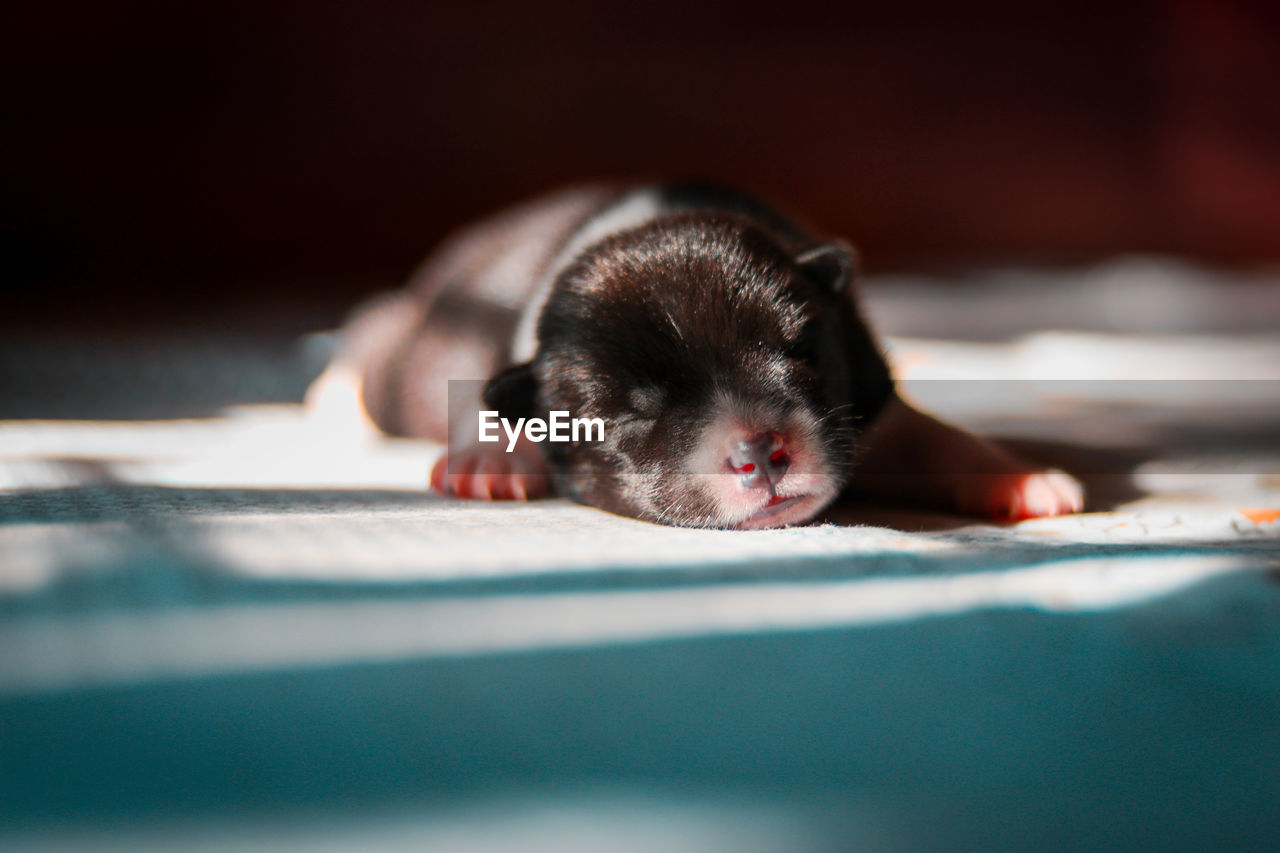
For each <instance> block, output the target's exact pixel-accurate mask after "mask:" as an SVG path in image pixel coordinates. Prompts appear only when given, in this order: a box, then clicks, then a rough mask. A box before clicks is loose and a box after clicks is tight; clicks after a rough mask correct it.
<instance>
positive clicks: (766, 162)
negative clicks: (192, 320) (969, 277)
mask: <svg viewBox="0 0 1280 853" xmlns="http://www.w3.org/2000/svg"><path fill="white" fill-rule="evenodd" d="M1278 9H1280V6H1277V5H1276V4H1271V3H1264V2H1252V3H1250V2H1208V0H1186V2H1166V3H1157V2H1139V3H1098V4H1090V3H1067V2H1047V3H1026V2H1020V3H1007V4H1004V3H979V4H969V3H950V2H945V0H937V1H936V2H929V1H928V0H911V2H882V3H875V4H868V3H846V4H832V5H831V6H829V7H828V6H807V5H805V4H799V3H785V4H778V3H765V2H755V0H739V2H733V3H691V2H670V0H658V2H635V0H628V2H616V0H597V2H593V3H578V2H573V3H570V2H559V0H548V1H547V2H461V0H460V2H455V3H449V4H429V3H410V2H405V3H376V2H375V3H349V4H340V3H327V2H304V0H299V2H274V1H273V2H256V3H245V4H236V3H209V2H206V3H146V2H134V3H129V2H116V3H89V2H50V3H42V4H38V5H37V4H32V3H29V4H26V8H22V9H19V10H17V11H16V12H11V13H10V14H9V15H7V16H6V17H8V18H9V23H8V24H7V26H6V29H7V30H8V33H7V37H6V38H5V50H4V59H3V63H4V77H3V80H4V82H3V84H2V85H3V87H4V90H5V98H4V102H5V104H6V107H7V108H6V113H7V115H6V121H5V125H6V130H5V133H4V142H3V146H4V149H5V150H4V156H3V157H0V172H2V173H3V177H4V193H3V213H2V219H3V226H4V235H5V236H4V248H5V252H6V254H7V255H9V256H10V259H9V260H8V261H7V262H6V266H7V267H8V269H9V270H10V274H9V275H6V278H7V279H8V281H9V285H8V287H9V288H10V289H11V290H12V295H11V298H7V299H6V301H7V302H8V303H9V305H10V311H6V312H4V313H5V314H6V315H7V316H8V319H9V322H10V324H12V323H13V322H14V321H15V320H16V321H17V322H20V323H25V324H28V326H29V324H31V323H37V322H43V321H52V320H57V319H59V318H65V317H67V316H72V315H75V316H82V317H89V318H105V317H110V316H116V315H127V316H142V315H152V316H160V317H165V316H177V315H179V314H183V313H188V314H189V313H191V312H193V311H203V310H207V309H212V308H219V309H226V310H232V311H240V310H243V309H244V308H245V307H250V306H254V305H264V304H268V303H276V302H281V301H283V302H284V303H289V302H291V301H292V302H294V303H296V302H298V301H299V300H302V299H306V300H308V301H309V302H310V303H314V304H320V303H323V304H332V305H343V304H346V303H347V302H349V301H351V300H353V299H356V298H358V297H359V296H360V294H361V293H363V292H365V291H367V290H369V289H371V288H374V287H381V286H387V285H389V284H393V283H395V281H396V280H398V279H399V278H401V277H403V276H404V275H405V274H406V273H407V272H408V271H409V270H410V269H411V267H412V266H413V264H414V263H415V262H416V261H418V260H419V259H420V258H421V257H422V255H423V254H424V253H425V252H426V250H427V249H428V248H430V246H431V245H432V243H433V242H434V241H436V240H437V239H438V238H439V237H440V236H441V235H442V234H443V233H444V232H445V231H447V230H448V229H449V228H451V227H453V226H456V225H458V224H459V223H462V222H465V221H466V220H467V219H469V218H472V217H475V216H478V215H482V214H484V213H486V212H488V211H490V210H492V209H493V208H495V207H497V206H500V205H502V204H505V203H508V202H511V201H513V200H516V199H519V198H520V197H522V196H526V195H529V194H531V193H536V192H538V191H541V190H544V189H547V188H550V187H553V186H556V185H559V184H563V183H566V182H570V181H576V180H581V179H584V178H595V177H604V176H628V175H641V176H644V175H653V176H661V175H676V176H710V177H714V178H718V179H722V180H726V181H730V182H734V183H739V184H743V185H745V186H747V187H750V188H753V189H755V190H757V191H759V192H762V193H765V194H767V195H768V196H770V197H773V198H775V199H776V200H778V201H781V202H782V203H784V204H786V205H788V206H790V207H791V208H793V209H795V210H797V211H799V212H801V213H802V214H804V215H806V216H807V217H808V218H809V219H811V220H812V221H814V222H815V223H817V224H819V225H821V226H823V227H825V228H827V229H829V230H831V231H833V232H837V233H842V234H845V235H848V236H850V237H852V238H853V239H854V240H855V242H857V243H858V244H859V245H860V246H861V248H862V249H863V252H864V255H865V257H866V260H867V265H868V267H869V268H870V270H871V271H873V272H880V271H888V270H902V269H936V268H939V267H948V266H952V267H953V266H959V265H965V264H972V263H981V262H986V261H991V260H996V259H1003V260H1008V259H1018V260H1031V261H1036V262H1051V263H1063V262H1066V263H1071V262H1082V261H1088V260H1090V259H1094V258H1099V257H1104V256H1108V255H1111V254H1114V253H1118V252H1129V251H1143V252H1148V251H1155V252H1169V253H1174V254H1179V255H1185V256H1190V257H1193V258H1195V259H1199V260H1203V261H1206V262H1211V263H1227V264H1242V265H1257V264H1267V263H1271V262H1274V261H1275V260H1276V259H1277V258H1280V157H1277V154H1280V11H1277V10H1278Z"/></svg>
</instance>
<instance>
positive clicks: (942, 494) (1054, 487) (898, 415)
mask: <svg viewBox="0 0 1280 853" xmlns="http://www.w3.org/2000/svg"><path fill="white" fill-rule="evenodd" d="M864 441H865V452H864V454H863V456H862V459H861V461H860V462H859V463H858V465H857V466H856V467H855V469H854V473H853V486H852V489H851V491H852V492H853V493H854V494H857V495H864V496H869V497H877V498H890V499H893V500H904V501H909V502H911V503H919V504H923V505H928V506H933V507H937V508H939V509H943V510H948V511H952V512H959V513H963V514H965V515H983V516H990V517H992V518H997V519H1000V520H1005V521H1016V520H1020V519H1026V518H1037V517H1040V516H1050V515H1063V514H1065V513H1072V512H1080V511H1081V510H1082V509H1083V508H1084V489H1083V488H1082V487H1081V485H1080V483H1079V482H1078V481H1077V480H1076V479H1075V478H1073V477H1071V476H1070V475H1069V474H1066V473H1064V472H1062V471H1057V470H1045V469H1041V468H1037V467H1035V466H1034V465H1030V464H1028V463H1026V462H1023V461H1022V460H1020V459H1017V458H1016V457H1014V456H1012V455H1010V454H1009V453H1007V452H1006V451H1004V450H1002V449H1000V448H999V447H997V446H996V445H994V444H992V443H991V442H989V441H987V440H986V439H984V438H981V437H979V436H977V435H974V434H973V433H970V432H966V431H965V430H962V429H960V428H958V427H954V426H951V425H949V424H945V423H943V422H942V421H939V420H937V419H936V418H933V417H931V416H929V415H926V414H925V413H923V412H921V411H919V410H917V409H914V408H912V407H911V406H909V405H908V404H906V403H905V402H903V401H902V400H901V399H900V398H898V397H897V396H894V397H893V398H892V399H891V400H890V402H889V404H888V405H887V406H886V407H885V410H884V411H883V412H882V413H881V414H880V417H879V418H878V419H877V420H876V423H875V424H874V425H873V426H872V428H871V429H870V430H869V431H868V432H867V434H866V436H865V439H864Z"/></svg>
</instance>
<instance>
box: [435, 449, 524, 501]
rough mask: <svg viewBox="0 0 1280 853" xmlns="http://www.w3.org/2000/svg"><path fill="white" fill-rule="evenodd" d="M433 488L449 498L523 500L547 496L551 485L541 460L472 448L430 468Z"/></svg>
mask: <svg viewBox="0 0 1280 853" xmlns="http://www.w3.org/2000/svg"><path fill="white" fill-rule="evenodd" d="M431 488H432V489H433V490H434V491H435V492H437V493H439V494H442V495H448V496H450V497H458V498H471V499H474V500H490V501H523V500H529V499H531V498H538V497H543V496H544V495H546V494H547V492H548V483H547V473H546V467H545V464H544V463H543V462H542V461H541V460H540V459H534V460H531V459H528V458H526V457H525V456H524V455H523V454H520V453H505V452H503V451H502V450H501V449H497V450H495V449H493V448H478V447H472V448H467V449H465V450H460V451H457V452H455V453H446V454H444V455H443V456H441V457H440V458H439V459H438V460H437V461H436V464H435V466H434V467H433V468H432V469H431Z"/></svg>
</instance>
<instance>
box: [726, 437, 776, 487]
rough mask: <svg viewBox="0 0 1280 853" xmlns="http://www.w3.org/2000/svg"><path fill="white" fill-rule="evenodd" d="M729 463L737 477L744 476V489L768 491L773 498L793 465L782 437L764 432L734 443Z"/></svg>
mask: <svg viewBox="0 0 1280 853" xmlns="http://www.w3.org/2000/svg"><path fill="white" fill-rule="evenodd" d="M728 462H729V468H730V469H731V470H732V471H733V472H734V473H735V474H741V475H742V485H743V487H744V488H748V489H768V491H769V494H770V495H772V494H773V489H774V486H775V485H777V483H778V481H779V480H781V479H782V475H783V474H785V473H786V471H787V466H788V465H789V464H791V457H790V455H789V454H788V453H787V445H786V442H784V441H783V440H782V436H781V435H779V434H778V433H776V432H762V433H758V434H756V435H751V436H747V437H745V438H740V439H738V440H737V441H735V442H732V443H731V444H730V446H729V459H728Z"/></svg>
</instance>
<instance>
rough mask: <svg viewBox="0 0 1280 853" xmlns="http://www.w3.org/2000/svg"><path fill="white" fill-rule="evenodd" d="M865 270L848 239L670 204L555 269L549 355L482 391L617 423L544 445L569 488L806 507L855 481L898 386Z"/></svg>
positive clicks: (677, 517)
mask: <svg viewBox="0 0 1280 853" xmlns="http://www.w3.org/2000/svg"><path fill="white" fill-rule="evenodd" d="M852 275H853V258H852V255H851V250H850V249H849V247H847V246H845V245H843V244H830V245H826V246H821V247H818V248H816V249H812V250H809V251H807V252H804V253H802V254H800V255H798V256H791V255H789V254H788V253H787V252H785V251H784V250H783V249H782V248H780V247H779V246H778V244H777V243H776V242H774V241H773V240H772V239H770V237H769V236H768V235H766V234H765V233H764V232H763V231H760V230H758V229H756V228H754V227H752V226H751V225H750V224H748V223H746V222H744V221H740V220H737V219H733V218H730V217H723V218H721V217H707V216H693V215H688V216H676V217H670V218H664V219H662V220H659V221H656V222H654V223H651V224H649V225H647V226H645V227H642V228H638V229H635V230H632V231H627V232H624V233H621V234H618V235H615V236H613V237H611V238H609V239H608V240H606V241H604V242H602V243H600V244H598V245H597V246H595V247H593V248H592V249H591V250H590V251H589V252H587V253H586V254H584V255H583V256H582V257H581V258H579V259H578V260H577V262H576V263H574V264H573V265H572V266H571V267H570V268H568V269H567V270H566V271H565V272H564V273H563V274H562V275H561V276H560V277H559V278H558V280H557V281H556V283H555V286H554V289H553V291H552V294H551V296H550V297H549V299H548V301H547V304H546V306H545V308H544V309H543V313H542V316H541V318H540V320H539V325H538V350H537V354H536V355H535V357H534V359H533V360H532V361H531V362H529V363H526V364H522V365H517V366H515V367H513V368H510V369H508V370H507V371H505V372H504V373H502V374H500V375H499V376H498V377H496V378H495V379H494V380H493V381H492V382H490V384H489V386H488V388H487V389H486V399H487V400H488V402H489V404H490V405H491V406H493V407H494V408H497V409H499V410H501V411H503V414H504V416H511V417H519V416H533V415H539V416H544V417H545V415H546V413H547V412H549V411H555V410H564V411H568V412H570V413H571V415H572V416H573V417H579V418H600V419H601V420H602V421H603V422H604V425H605V430H604V432H605V435H604V439H603V440H602V441H581V442H573V443H560V444H553V443H548V444H544V445H543V448H544V451H545V453H546V455H547V457H548V459H549V461H550V463H551V466H552V470H553V476H554V478H555V480H556V485H557V490H558V491H559V492H560V493H561V494H564V495H567V496H570V497H573V498H574V499H576V500H578V501H580V502H582V503H586V504H590V505H593V506H598V507H600V508H602V509H607V510H610V511H612V512H617V513H620V514H623V515H629V516H633V517H636V518H643V519H648V520H651V521H659V522H663V523H667V524H675V525H683V526H699V527H738V528H752V527H774V526H781V525H785V524H795V523H798V522H801V521H805V520H807V519H809V518H811V517H812V516H813V515H814V514H815V513H817V512H818V511H819V510H820V509H822V508H823V507H824V506H826V504H828V503H829V502H830V501H831V500H832V499H833V498H834V497H835V496H836V495H837V494H838V493H839V492H840V490H841V488H842V487H843V486H844V485H845V483H846V482H847V478H848V472H849V470H850V467H851V465H852V463H853V460H854V456H855V451H856V448H857V439H858V436H859V434H860V432H861V431H862V429H863V428H864V427H865V426H866V424H867V423H868V422H869V421H870V419H871V418H872V417H873V416H874V415H875V414H876V413H877V412H878V410H879V408H880V407H881V406H882V405H883V403H884V401H885V399H887V397H888V395H889V393H890V391H891V384H890V381H889V378H888V373H887V369H886V368H885V365H884V361H883V358H882V357H881V356H880V354H879V352H878V351H877V350H876V348H875V344H874V342H873V341H872V340H871V338H870V335H869V333H868V332H867V331H866V327H865V326H864V325H863V324H862V323H861V321H860V320H859V319H858V316H857V313H856V311H855V310H854V305H853V301H852V298H851V295H850V293H849V292H848V291H849V288H850V287H851V284H852V282H851V278H852Z"/></svg>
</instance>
